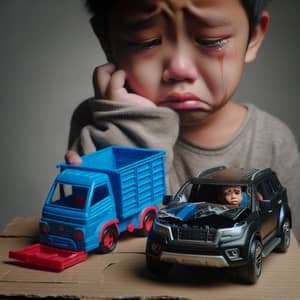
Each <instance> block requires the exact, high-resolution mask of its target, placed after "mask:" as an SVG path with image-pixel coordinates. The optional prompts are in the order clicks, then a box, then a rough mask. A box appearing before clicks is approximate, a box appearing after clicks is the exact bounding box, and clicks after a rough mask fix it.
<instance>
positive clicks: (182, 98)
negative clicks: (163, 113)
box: [159, 92, 205, 110]
mask: <svg viewBox="0 0 300 300" xmlns="http://www.w3.org/2000/svg"><path fill="white" fill-rule="evenodd" d="M203 104H205V102H204V101H203V100H201V99H200V98H199V97H198V96H196V95H194V94H192V93H190V92H181V93H179V92H176V93H171V94H168V95H167V96H166V97H165V98H163V99H162V101H160V103H159V105H160V106H167V107H169V108H172V109H174V110H195V109H200V108H203Z"/></svg>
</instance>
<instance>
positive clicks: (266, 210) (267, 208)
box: [259, 200, 273, 214]
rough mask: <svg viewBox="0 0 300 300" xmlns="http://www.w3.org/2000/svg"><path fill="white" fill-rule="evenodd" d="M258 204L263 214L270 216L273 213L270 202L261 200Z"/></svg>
mask: <svg viewBox="0 0 300 300" xmlns="http://www.w3.org/2000/svg"><path fill="white" fill-rule="evenodd" d="M259 203H260V209H261V211H262V213H263V214H271V213H272V212H273V210H272V201H271V200H261V201H259Z"/></svg>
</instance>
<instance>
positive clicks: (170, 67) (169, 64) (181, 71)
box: [162, 49, 197, 82]
mask: <svg viewBox="0 0 300 300" xmlns="http://www.w3.org/2000/svg"><path fill="white" fill-rule="evenodd" d="M171 51H172V50H171ZM162 79H163V81H164V82H177V81H188V82H194V81H195V80H196V79H197V69H196V66H195V64H194V63H193V62H192V59H191V57H190V56H189V55H188V54H187V53H185V51H179V49H176V50H175V49H173V51H172V53H171V55H170V56H169V57H168V59H167V61H166V65H165V69H164V71H163V74H162Z"/></svg>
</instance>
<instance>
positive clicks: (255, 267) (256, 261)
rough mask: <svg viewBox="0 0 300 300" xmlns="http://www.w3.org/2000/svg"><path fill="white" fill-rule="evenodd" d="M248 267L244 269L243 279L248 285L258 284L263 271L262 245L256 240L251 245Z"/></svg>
mask: <svg viewBox="0 0 300 300" xmlns="http://www.w3.org/2000/svg"><path fill="white" fill-rule="evenodd" d="M249 250H250V252H249V259H248V265H247V266H246V267H245V268H244V269H243V274H242V277H244V280H245V282H246V283H248V284H254V283H256V282H257V280H258V278H259V277H260V275H261V271H262V244H261V242H260V241H259V240H257V239H256V238H254V239H253V240H252V241H251V243H250V249H249Z"/></svg>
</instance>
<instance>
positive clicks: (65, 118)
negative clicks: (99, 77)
mask: <svg viewBox="0 0 300 300" xmlns="http://www.w3.org/2000/svg"><path fill="white" fill-rule="evenodd" d="M299 11H300V1H297V0H284V1H280V0H273V2H272V4H271V6H270V13H271V27H270V30H269V32H268V34H267V37H266V41H265V43H264V45H263V47H262V49H261V52H260V53H259V56H258V58H257V60H256V62H255V63H254V64H252V65H248V66H247V67H246V69H245V73H244V76H243V79H242V84H241V86H240V89H239V91H238V93H237V94H236V95H235V99H237V100H239V101H242V102H253V103H255V104H257V105H259V106H260V107H261V108H263V109H266V110H268V111H270V112H271V113H273V114H274V115H276V116H278V117H279V118H280V119H282V120H283V121H285V122H286V123H287V124H288V125H289V127H290V128H291V129H292V130H293V131H294V133H295V135H296V138H297V141H298V144H300V126H299V125H300V118H299V116H298V114H299V107H300V103H299V94H300V83H298V78H299V75H298V74H299V67H300V52H299V50H300V49H299V48H300V37H299V34H298V30H299V26H300V19H299ZM88 21H89V16H88V14H87V13H86V11H85V9H84V8H83V4H82V2H81V1H80V0H0V37H1V40H0V43H1V47H0V61H1V64H0V97H1V101H0V145H1V147H0V149H1V150H0V159H1V172H0V185H1V186H0V193H1V197H0V201H1V202H0V205H1V209H0V229H3V227H4V226H5V224H6V223H7V222H9V221H10V220H11V219H12V218H14V217H15V216H18V215H25V216H28V215H39V214H40V212H41V208H42V205H43V202H44V199H45V196H46V195H47V192H48V190H49V187H50V184H51V182H52V180H53V178H54V177H55V175H56V173H57V170H56V168H55V166H56V163H57V162H59V161H62V160H63V156H64V153H65V151H66V145H67V137H68V129H69V122H70V118H71V114H72V111H73V110H74V108H75V107H76V106H77V105H78V104H79V103H80V102H81V101H82V100H84V99H86V98H88V97H90V96H92V95H93V89H92V82H91V74H92V72H93V69H94V67H95V66H97V65H99V64H103V63H104V62H105V58H104V55H103V52H102V51H101V49H100V47H99V45H98V42H97V40H96V38H95V37H94V35H93V33H92V31H91V29H90V27H89V22H88ZM287 159H288V158H287Z"/></svg>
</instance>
